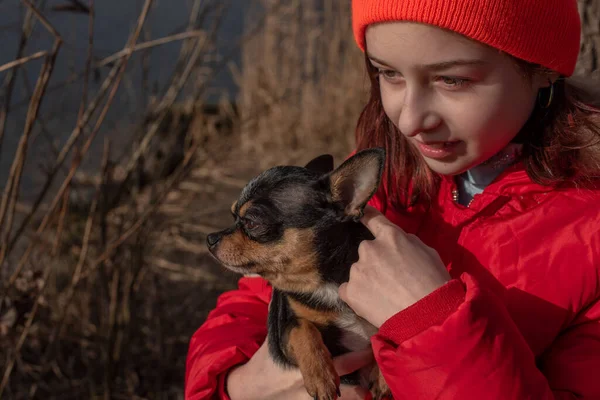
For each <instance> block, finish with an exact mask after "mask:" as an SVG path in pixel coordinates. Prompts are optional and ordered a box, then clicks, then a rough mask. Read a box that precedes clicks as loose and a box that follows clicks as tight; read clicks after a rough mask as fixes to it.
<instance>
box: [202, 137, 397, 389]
mask: <svg viewBox="0 0 600 400" xmlns="http://www.w3.org/2000/svg"><path fill="white" fill-rule="evenodd" d="M384 160H385V153H384V151H383V149H369V150H364V151H362V152H359V153H357V154H355V155H354V156H352V157H350V158H349V159H348V160H346V161H345V162H344V163H343V164H342V165H340V166H339V167H338V168H337V169H335V170H334V169H333V158H332V157H331V156H329V155H324V156H320V157H317V158H316V159H314V160H312V161H311V162H310V163H308V164H307V165H306V167H304V168H302V167H292V166H279V167H274V168H271V169H269V170H267V171H265V172H263V173H262V174H260V175H259V176H257V177H256V178H254V179H253V180H252V181H250V182H249V183H248V185H246V187H245V188H244V189H243V191H242V193H241V195H240V197H239V199H238V200H237V201H236V202H235V203H234V204H233V206H232V208H231V212H232V214H233V217H234V224H233V226H231V227H230V228H228V229H225V230H223V231H220V232H216V233H213V234H211V235H209V236H208V238H207V242H208V247H209V249H210V251H211V253H212V254H213V255H214V256H215V257H216V258H217V259H218V260H219V261H220V262H221V263H222V264H223V265H224V266H225V267H227V268H229V269H231V270H233V271H236V272H239V273H242V274H258V275H260V276H262V277H264V278H265V279H266V280H268V281H269V282H270V283H271V285H272V286H273V298H272V301H271V305H270V310H269V326H268V341H269V353H270V355H271V356H272V357H273V359H274V360H275V361H276V362H278V363H280V364H281V365H283V366H285V367H298V368H299V369H300V371H301V373H302V376H303V378H304V384H305V387H306V389H307V391H308V393H309V394H310V395H311V396H313V397H314V398H315V399H319V400H326V399H334V398H336V393H339V385H340V378H339V377H338V375H337V373H336V371H335V369H334V366H333V361H332V357H335V356H337V355H340V354H343V353H345V352H348V351H356V350H362V349H365V348H367V347H368V346H369V345H370V344H369V338H370V336H371V335H372V334H374V333H375V331H376V329H375V328H374V327H373V326H372V325H370V324H369V323H368V322H366V321H365V320H364V319H362V318H360V317H358V316H357V315H356V314H354V312H353V311H352V310H351V309H350V308H349V307H348V306H347V305H346V304H345V303H344V302H343V301H341V299H340V298H339V297H338V287H339V285H340V284H341V283H343V282H347V281H348V279H349V274H350V267H351V265H352V264H353V263H354V262H356V261H357V260H358V246H359V244H360V242H361V241H363V240H370V239H373V236H372V235H371V233H370V232H369V230H368V229H367V228H366V227H365V226H364V225H363V224H362V223H361V222H360V221H359V219H360V217H361V216H362V213H363V209H364V207H365V205H366V203H367V201H368V200H369V199H370V198H371V196H373V194H374V193H375V191H376V190H377V187H378V186H379V182H380V179H381V174H382V170H383V165H384ZM344 379H345V381H348V382H352V383H362V384H363V385H369V386H370V387H371V390H372V392H373V394H374V395H375V397H376V398H380V397H381V396H382V395H386V394H388V389H387V386H386V385H385V381H384V380H383V379H382V378H381V376H380V374H379V371H378V370H377V369H376V368H375V367H372V368H371V367H369V368H368V369H366V370H363V371H360V373H358V374H353V375H351V376H346V377H344ZM338 396H339V394H338Z"/></svg>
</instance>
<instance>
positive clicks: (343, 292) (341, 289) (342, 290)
mask: <svg viewBox="0 0 600 400" xmlns="http://www.w3.org/2000/svg"><path fill="white" fill-rule="evenodd" d="M347 291H348V283H347V282H344V283H342V284H341V285H340V286H339V287H338V295H339V296H340V299H342V301H343V302H344V303H347V301H346V299H347V297H346V296H347Z"/></svg>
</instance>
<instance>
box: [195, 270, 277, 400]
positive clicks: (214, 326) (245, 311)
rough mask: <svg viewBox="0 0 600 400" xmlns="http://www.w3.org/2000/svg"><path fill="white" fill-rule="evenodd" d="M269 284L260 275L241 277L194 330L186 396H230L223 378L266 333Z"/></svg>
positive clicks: (248, 353) (253, 349) (253, 351)
mask: <svg viewBox="0 0 600 400" xmlns="http://www.w3.org/2000/svg"><path fill="white" fill-rule="evenodd" d="M270 299H271V287H270V285H269V284H268V283H267V282H266V281H265V280H264V279H262V278H259V277H252V278H250V277H244V278H241V279H240V280H239V282H238V290H233V291H230V292H226V293H224V294H222V295H221V296H220V297H219V298H218V300H217V306H216V307H215V309H214V310H212V311H211V312H210V313H209V315H208V317H207V319H206V321H205V322H204V323H203V324H202V326H200V328H199V329H198V330H197V331H196V332H195V333H194V335H193V336H192V339H191V341H190V344H189V349H188V355H187V361H186V371H185V398H186V399H187V400H199V399H209V398H218V399H229V396H227V394H226V389H225V378H226V375H227V373H228V372H229V370H231V369H232V368H233V367H234V366H236V365H239V364H243V363H245V362H246V361H248V360H249V359H250V358H251V357H252V355H254V353H255V352H256V351H257V350H258V348H259V347H260V346H261V344H262V343H263V342H264V340H265V337H266V335H267V314H268V305H269V301H270Z"/></svg>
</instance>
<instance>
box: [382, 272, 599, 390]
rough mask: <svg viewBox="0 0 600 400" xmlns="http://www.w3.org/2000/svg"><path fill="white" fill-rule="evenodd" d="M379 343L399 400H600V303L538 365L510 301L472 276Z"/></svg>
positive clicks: (444, 290)
mask: <svg viewBox="0 0 600 400" xmlns="http://www.w3.org/2000/svg"><path fill="white" fill-rule="evenodd" d="M371 340H372V345H373V350H374V353H375V357H376V359H377V362H378V364H379V366H380V369H381V371H382V373H383V375H384V377H385V379H386V381H387V383H388V385H389V386H390V389H391V390H392V393H393V395H394V398H395V399H440V400H444V399H463V400H464V399H467V400H469V399H536V400H537V399H539V400H549V399H561V400H566V399H600V379H599V378H598V375H597V374H598V370H599V367H600V302H598V301H597V302H596V303H594V304H591V305H590V306H589V307H588V308H587V309H586V311H585V312H583V313H581V315H580V316H579V317H578V318H577V320H575V321H574V323H572V324H571V326H570V327H569V328H568V329H566V330H564V331H563V333H562V334H561V335H560V336H559V337H558V338H557V339H556V340H555V342H554V343H553V345H552V346H551V348H550V349H549V350H548V351H547V352H546V353H545V354H544V355H543V356H542V357H540V359H539V360H537V363H536V359H535V357H534V354H533V352H532V351H531V349H530V348H529V346H528V344H527V343H526V341H525V339H524V338H523V336H522V335H521V333H520V332H519V330H518V328H517V326H516V325H515V324H514V322H513V321H512V319H511V317H510V315H509V314H508V311H507V310H506V307H505V306H504V304H503V303H502V300H501V299H500V298H499V297H497V296H496V295H495V294H493V293H492V292H490V291H487V290H485V288H483V287H480V286H478V284H477V283H476V282H475V281H474V280H473V279H472V278H471V277H470V276H469V275H468V274H463V275H462V276H461V278H460V279H454V280H452V281H450V282H448V283H447V284H446V285H444V286H442V287H441V288H439V289H438V290H436V291H434V292H433V293H431V294H430V295H428V296H426V297H425V298H423V299H421V300H420V301H419V302H417V303H415V304H413V305H412V306H411V307H409V308H407V309H405V310H403V311H401V312H400V313H398V314H396V315H395V316H393V317H392V318H390V319H389V320H388V321H386V322H385V323H384V324H383V325H382V326H381V328H380V330H379V332H378V333H377V334H376V335H374V336H373V337H372V339H371ZM594 371H595V372H594Z"/></svg>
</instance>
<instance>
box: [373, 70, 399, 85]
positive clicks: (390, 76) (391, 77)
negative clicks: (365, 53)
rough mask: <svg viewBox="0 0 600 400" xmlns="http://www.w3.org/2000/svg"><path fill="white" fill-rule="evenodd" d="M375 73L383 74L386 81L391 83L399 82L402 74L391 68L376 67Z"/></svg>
mask: <svg viewBox="0 0 600 400" xmlns="http://www.w3.org/2000/svg"><path fill="white" fill-rule="evenodd" d="M377 73H378V74H379V75H380V76H383V78H384V79H385V80H386V81H388V82H392V83H395V82H399V81H400V80H401V79H402V75H400V74H399V73H398V72H396V71H394V70H391V69H383V68H378V69H377Z"/></svg>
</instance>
